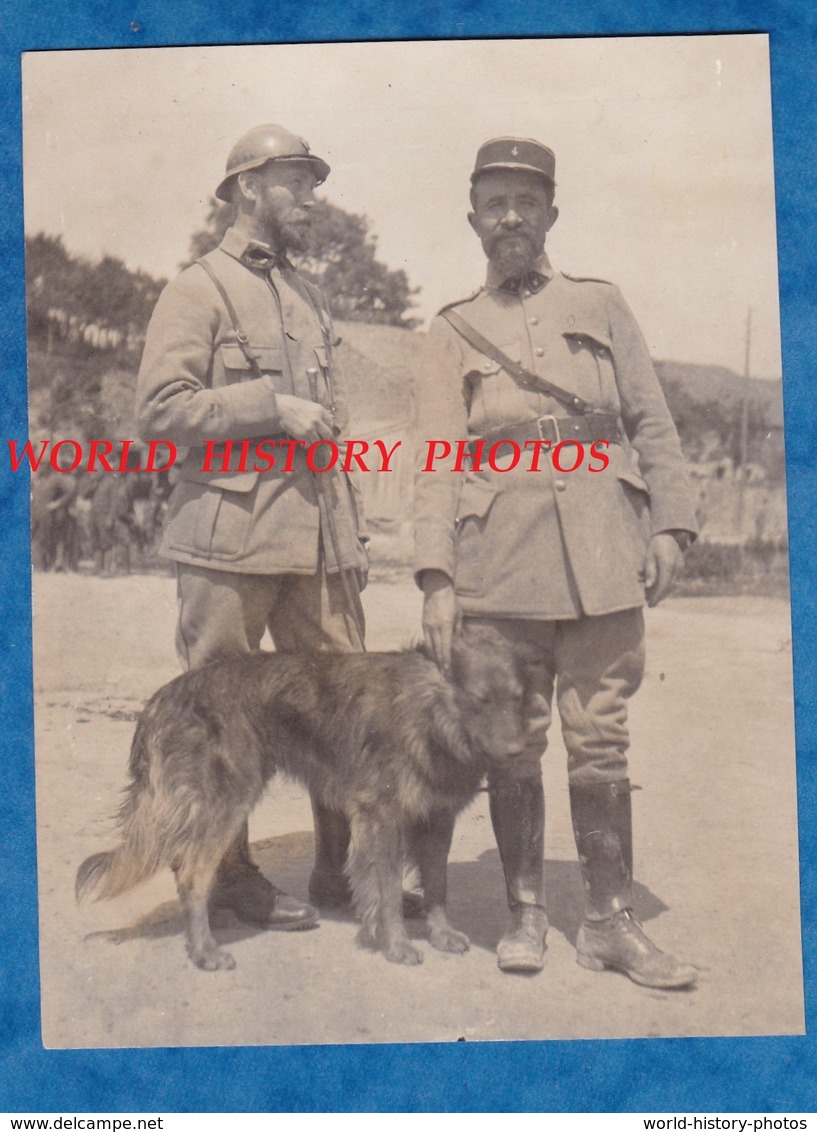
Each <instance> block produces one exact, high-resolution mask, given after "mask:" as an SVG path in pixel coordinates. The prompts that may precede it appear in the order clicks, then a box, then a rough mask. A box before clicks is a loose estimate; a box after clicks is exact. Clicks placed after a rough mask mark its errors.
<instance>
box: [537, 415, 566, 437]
mask: <svg viewBox="0 0 817 1132" xmlns="http://www.w3.org/2000/svg"><path fill="white" fill-rule="evenodd" d="M542 421H552V422H553V443H555V444H561V442H562V434H561V432H560V431H559V422H558V421H557V420H556V417H554V415H553V413H545V414H544V416H541V417H537V418H536V431H537V432H538V433H539V439H540V440H549V439H550V437H548V436H544V435H543V434H542Z"/></svg>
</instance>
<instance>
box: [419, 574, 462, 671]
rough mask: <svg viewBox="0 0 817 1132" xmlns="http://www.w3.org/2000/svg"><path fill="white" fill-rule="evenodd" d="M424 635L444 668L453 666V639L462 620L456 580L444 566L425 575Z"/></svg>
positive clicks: (428, 645)
mask: <svg viewBox="0 0 817 1132" xmlns="http://www.w3.org/2000/svg"><path fill="white" fill-rule="evenodd" d="M421 581H422V586H423V594H424V596H425V600H424V602H423V637H424V638H425V643H426V647H427V648H428V649H429V651H430V652H431V655H432V656H433V657H434V659H435V661H436V662H437V664H438V665H439V667H440V668H441V669H442V671H443V672H445V673H448V672H450V670H451V642H452V641H453V639H454V631H455V629H456V628H457V624H458V622H459V620H460V611H459V607H458V605H457V597H456V594H455V593H454V583H453V582H452V581H451V579H450V578H449V577H448V575H447V574H444V573H443V571H442V570H425V571H424V572H423V576H422V579H421Z"/></svg>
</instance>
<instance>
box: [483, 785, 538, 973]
mask: <svg viewBox="0 0 817 1132" xmlns="http://www.w3.org/2000/svg"><path fill="white" fill-rule="evenodd" d="M488 798H489V804H490V811H491V822H492V824H493V827H494V834H495V835H496V843H497V846H498V848H499V856H500V858H501V860H502V868H503V870H504V872H505V884H506V887H507V890H508V905H509V907H510V909H511V925H510V928H509V930H508V931H507V932H506V933H505V935H504V936H503V937H502V939H501V940H500V941H499V946H498V947H497V952H496V953H497V963H498V965H499V969H500V970H501V971H511V972H526V971H541V970H542V967H543V966H544V958H545V937H546V935H547V928H548V921H547V915H546V913H545V897H544V842H545V795H544V790H543V789H542V781H541V779H533V778H526V779H521V780H520V781H519V782H514V783H511V784H509V785H503V786H492V787H491V788H490V790H489V794H488Z"/></svg>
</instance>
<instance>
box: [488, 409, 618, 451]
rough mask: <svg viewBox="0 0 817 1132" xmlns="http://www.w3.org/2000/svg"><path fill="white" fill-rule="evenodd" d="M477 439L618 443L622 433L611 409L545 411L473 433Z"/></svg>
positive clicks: (557, 442) (522, 441)
mask: <svg viewBox="0 0 817 1132" xmlns="http://www.w3.org/2000/svg"><path fill="white" fill-rule="evenodd" d="M477 440H483V441H486V442H488V443H491V444H495V443H497V441H502V440H513V441H515V442H516V443H517V444H524V442H525V441H526V440H549V441H550V442H551V443H552V444H559V443H560V442H561V441H563V440H575V441H577V442H578V443H580V444H592V443H593V441H594V440H607V441H609V442H610V443H611V444H621V441H622V436H621V428H620V427H619V423H618V417H617V416H615V414H613V413H586V414H585V415H584V416H581V417H554V416H553V415H552V414H550V413H548V414H546V415H545V416H543V417H536V418H535V419H534V420H532V421H516V422H515V423H514V424H509V425H502V426H501V427H500V428H493V429H491V431H490V432H487V433H485V435H484V436H479V437H474V438H473V440H472V441H471V443H472V444H473V443H475V442H476V441H477Z"/></svg>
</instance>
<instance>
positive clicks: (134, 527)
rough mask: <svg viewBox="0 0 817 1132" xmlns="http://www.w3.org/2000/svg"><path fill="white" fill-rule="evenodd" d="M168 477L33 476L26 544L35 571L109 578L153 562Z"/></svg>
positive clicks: (45, 469) (48, 470)
mask: <svg viewBox="0 0 817 1132" xmlns="http://www.w3.org/2000/svg"><path fill="white" fill-rule="evenodd" d="M172 488H173V483H172V481H171V479H170V475H169V473H166V472H161V473H151V474H148V473H144V472H136V471H129V472H106V471H98V472H87V471H75V472H68V471H57V470H55V469H54V468H52V467H51V466H50V465H45V464H43V465H41V467H40V469H39V471H38V472H37V473H36V474H35V475H34V476H33V477H32V487H31V543H32V557H33V562H34V568H35V569H37V570H54V571H63V572H69V571H79V570H80V569H82V570H87V569H91V570H93V572H94V573H95V574H99V575H103V576H114V575H117V574H129V573H130V572H131V570H144V569H146V568H151V567H153V566H156V565H157V564H158V560H157V553H156V552H157V549H158V545H159V540H160V538H161V532H162V520H163V517H164V512H165V509H166V507H167V500H168V497H169V495H170V492H171V491H172Z"/></svg>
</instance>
